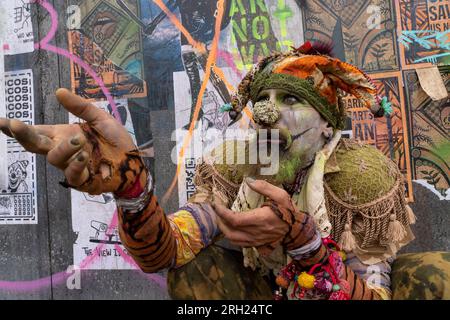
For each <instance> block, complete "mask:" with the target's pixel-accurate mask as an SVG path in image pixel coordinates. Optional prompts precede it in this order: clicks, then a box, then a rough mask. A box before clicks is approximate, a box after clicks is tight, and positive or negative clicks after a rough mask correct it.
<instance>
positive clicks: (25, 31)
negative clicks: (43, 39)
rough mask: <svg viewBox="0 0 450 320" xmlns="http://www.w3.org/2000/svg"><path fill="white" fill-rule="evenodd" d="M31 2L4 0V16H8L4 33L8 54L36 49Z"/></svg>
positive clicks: (4, 43)
mask: <svg viewBox="0 0 450 320" xmlns="http://www.w3.org/2000/svg"><path fill="white" fill-rule="evenodd" d="M31 2H32V1H31V0H8V1H2V11H4V15H3V16H4V18H6V21H5V23H4V29H3V32H4V33H3V34H2V36H3V47H4V49H5V54H6V55H13V54H21V53H27V52H33V51H34V35H33V23H32V21H31ZM2 18H3V17H2Z"/></svg>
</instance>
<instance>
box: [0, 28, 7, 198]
mask: <svg viewBox="0 0 450 320" xmlns="http://www.w3.org/2000/svg"><path fill="white" fill-rule="evenodd" d="M0 28H1V26H0ZM2 48H3V42H2V41H1V39H0V117H1V118H5V117H6V105H5V77H4V75H5V63H4V62H5V61H4V56H3V49H2ZM6 154H7V151H6V135H4V134H3V133H1V132H0V190H6V188H8V159H7V157H6Z"/></svg>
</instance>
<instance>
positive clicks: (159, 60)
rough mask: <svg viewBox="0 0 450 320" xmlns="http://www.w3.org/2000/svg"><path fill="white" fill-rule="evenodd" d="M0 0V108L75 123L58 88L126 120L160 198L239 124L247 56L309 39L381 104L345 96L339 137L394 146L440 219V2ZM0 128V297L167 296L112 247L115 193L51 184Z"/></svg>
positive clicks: (449, 124) (445, 147) (445, 2)
mask: <svg viewBox="0 0 450 320" xmlns="http://www.w3.org/2000/svg"><path fill="white" fill-rule="evenodd" d="M0 3H1V5H2V8H4V10H0V116H2V117H3V116H6V117H7V118H16V119H20V120H22V121H25V122H27V123H30V124H42V123H45V124H50V123H56V122H58V123H74V122H77V121H79V119H76V118H74V117H71V116H69V115H67V113H66V112H64V111H63V109H62V108H61V107H59V106H58V104H57V103H56V100H55V98H54V95H53V93H54V91H55V90H56V89H57V88H58V87H67V88H70V89H71V90H72V91H73V92H74V93H76V94H78V95H80V96H83V97H85V98H87V99H89V100H90V101H92V102H93V103H94V104H95V105H96V106H97V107H99V108H102V109H103V110H105V111H107V112H109V113H110V114H111V115H113V116H114V117H116V119H118V120H119V121H121V123H122V124H123V125H124V126H125V127H126V129H127V130H128V132H129V133H130V134H131V135H132V136H133V138H134V140H135V142H136V144H137V145H138V146H139V148H140V149H141V150H142V152H143V154H144V156H145V161H146V163H147V165H148V166H149V168H150V169H151V172H152V174H153V176H154V178H155V183H156V193H157V194H158V196H159V198H160V199H161V202H162V204H163V206H164V207H165V209H166V210H167V211H168V212H170V211H171V210H175V209H176V208H178V206H181V205H183V204H184V203H185V202H186V200H187V199H188V198H189V197H190V195H192V194H193V192H194V191H195V185H194V183H193V176H194V171H195V159H196V158H198V157H199V156H200V155H201V153H202V152H203V151H205V150H209V149H210V148H212V147H213V146H214V145H216V144H217V141H216V140H214V139H211V136H213V135H214V136H216V137H217V136H221V137H222V138H226V137H227V132H229V131H230V130H229V129H233V128H234V129H235V128H239V129H244V130H245V129H248V128H249V127H250V126H251V116H252V114H251V105H249V106H248V107H247V108H246V109H245V110H244V111H245V115H244V117H243V118H242V120H240V121H238V122H232V121H231V120H230V118H229V116H228V114H227V113H223V112H221V111H220V110H221V107H222V106H223V105H224V104H226V103H228V102H230V100H231V95H232V94H233V92H235V90H236V87H237V85H238V83H239V81H240V80H241V79H242V78H243V77H244V75H245V74H246V73H247V72H248V71H249V70H250V68H251V67H252V65H253V64H254V63H255V62H257V61H258V60H259V59H260V58H261V57H264V56H266V55H268V54H269V53H271V52H273V51H286V50H289V49H291V48H292V47H298V46H300V45H301V44H303V43H304V42H305V41H321V42H325V43H330V42H332V43H333V45H334V55H335V56H336V57H338V58H340V59H342V60H344V61H347V62H349V63H352V64H354V65H356V66H358V67H359V68H361V69H362V70H364V71H365V72H366V73H368V74H369V75H370V77H371V78H373V80H374V83H375V84H376V87H377V90H378V93H379V94H380V95H381V96H386V97H388V98H389V100H390V101H391V103H392V107H393V113H392V115H391V116H388V117H384V118H378V119H375V118H374V117H373V116H372V114H371V113H370V112H369V111H367V109H365V108H363V107H362V105H361V104H360V102H359V101H358V100H357V99H356V98H355V97H352V96H350V95H345V96H343V102H344V103H345V105H346V107H347V114H348V118H347V126H346V128H345V131H344V135H346V136H348V137H353V138H357V139H360V140H362V141H365V142H367V143H369V144H372V145H374V146H375V147H377V148H378V149H380V150H381V151H382V152H383V153H384V154H385V155H387V156H388V157H390V158H391V159H392V160H394V161H395V162H396V163H397V164H398V166H399V168H400V170H401V171H402V173H403V174H404V177H405V188H406V190H407V194H408V200H409V201H410V202H411V203H412V205H413V206H414V205H415V204H416V203H417V201H423V199H428V200H429V201H432V202H433V204H434V205H435V207H436V208H437V210H436V212H435V213H434V214H435V215H438V216H439V215H442V218H440V219H441V220H440V221H444V222H448V223H450V216H448V212H449V200H450V168H449V165H450V140H449V134H450V131H449V130H450V106H449V98H448V91H449V90H448V89H449V88H450V79H449V74H448V67H446V66H448V65H449V64H450V30H449V21H450V1H449V0H413V1H404V0H370V1H363V0H340V1H332V0H89V1H88V0H67V1H62V0H54V1H50V0H36V1H33V0H14V1H10V0H8V1H6V0H0ZM429 83H433V86H430V85H427V84H429ZM439 90H440V91H439ZM442 92H444V93H442ZM0 138H1V139H2V140H1V139H0V153H1V155H0V253H1V255H2V257H4V258H2V259H0V298H14V297H31V298H43V299H48V298H71V299H73V298H86V297H92V298H135V297H138V298H167V292H166V284H165V277H164V273H161V274H153V275H145V274H143V273H141V272H140V271H139V270H137V267H136V265H135V263H134V262H133V260H132V259H131V258H130V256H129V255H128V254H127V252H126V250H125V249H124V248H123V246H122V244H121V242H120V238H119V236H118V231H117V215H116V211H115V203H114V199H113V197H112V196H111V195H108V194H104V195H102V196H95V197H94V196H89V195H88V194H84V193H80V192H76V191H68V190H65V189H63V188H62V187H60V186H59V184H58V182H59V181H61V180H62V178H63V177H62V175H61V174H60V173H58V172H57V170H56V169H53V168H51V167H50V166H48V165H46V164H45V161H44V160H45V159H43V158H41V157H36V156H32V155H30V154H28V153H26V152H24V150H23V149H22V148H21V147H20V146H19V145H18V144H17V143H16V142H15V140H14V139H6V138H4V136H0ZM219 141H220V139H219ZM198 145H200V148H197V146H198ZM199 150H200V151H199ZM428 200H427V201H428ZM417 208H420V206H418V207H417ZM417 214H418V216H419V217H423V219H425V220H426V221H431V220H427V219H428V218H427V217H428V216H429V215H430V214H431V213H429V212H425V211H423V212H418V213H417ZM445 214H447V215H445ZM430 219H431V218H430ZM433 219H434V218H433ZM433 221H435V220H433ZM433 223H434V222H433ZM436 228H437V229H436V232H437V233H439V232H441V233H440V234H441V236H442V237H444V239H447V240H446V242H445V241H444V242H443V244H442V245H441V247H433V246H432V245H430V246H429V247H414V248H413V249H411V250H422V251H425V250H432V249H433V250H437V249H439V250H450V234H449V231H448V229H450V228H445V227H444V226H442V225H439V226H436ZM418 232H419V234H421V233H420V232H421V231H420V230H419V231H418ZM426 236H427V235H424V237H426ZM36 239H38V240H37V241H36Z"/></svg>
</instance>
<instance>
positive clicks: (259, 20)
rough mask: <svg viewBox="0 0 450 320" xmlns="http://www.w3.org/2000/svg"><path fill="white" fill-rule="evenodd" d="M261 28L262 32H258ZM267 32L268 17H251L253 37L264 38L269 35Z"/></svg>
mask: <svg viewBox="0 0 450 320" xmlns="http://www.w3.org/2000/svg"><path fill="white" fill-rule="evenodd" d="M261 26H262V27H261ZM261 30H262V33H260V32H261ZM269 32H270V22H269V18H267V17H265V16H258V17H256V18H255V19H253V22H252V33H253V38H255V39H256V40H265V39H267V37H269Z"/></svg>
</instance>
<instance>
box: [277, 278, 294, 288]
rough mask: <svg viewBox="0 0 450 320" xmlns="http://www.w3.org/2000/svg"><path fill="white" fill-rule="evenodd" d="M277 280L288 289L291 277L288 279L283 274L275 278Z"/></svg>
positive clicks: (279, 284) (282, 286)
mask: <svg viewBox="0 0 450 320" xmlns="http://www.w3.org/2000/svg"><path fill="white" fill-rule="evenodd" d="M275 282H276V284H277V285H278V286H280V287H281V288H283V289H287V288H288V287H289V283H290V282H291V281H290V280H289V279H287V278H286V277H284V276H282V275H278V276H277V278H276V280H275Z"/></svg>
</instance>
